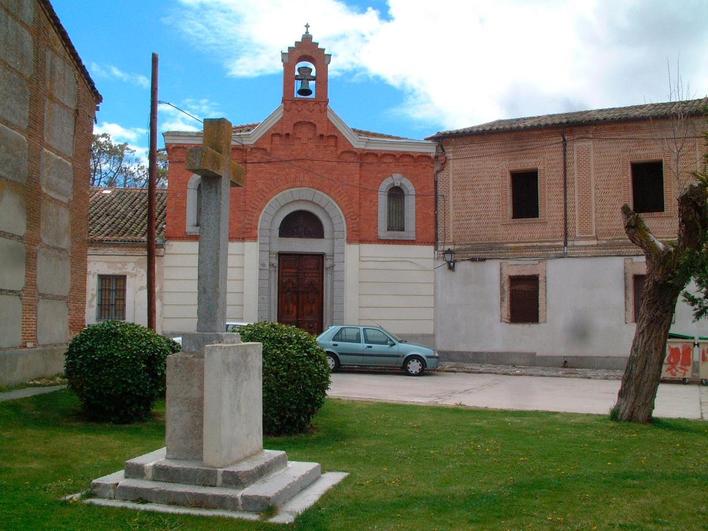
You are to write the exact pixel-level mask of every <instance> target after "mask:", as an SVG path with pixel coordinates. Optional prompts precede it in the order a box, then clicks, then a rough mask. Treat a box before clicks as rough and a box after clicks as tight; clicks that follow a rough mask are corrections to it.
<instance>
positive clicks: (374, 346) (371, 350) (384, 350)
mask: <svg viewBox="0 0 708 531" xmlns="http://www.w3.org/2000/svg"><path fill="white" fill-rule="evenodd" d="M392 343H393V344H392ZM399 357H400V355H399V352H398V345H396V343H395V341H393V340H392V339H391V338H390V337H388V335H387V334H386V333H384V332H383V331H382V330H380V329H378V328H364V348H363V349H362V364H363V365H374V366H388V367H390V366H393V365H398V363H399V360H398V358H399Z"/></svg>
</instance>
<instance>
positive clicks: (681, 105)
mask: <svg viewBox="0 0 708 531" xmlns="http://www.w3.org/2000/svg"><path fill="white" fill-rule="evenodd" d="M706 106H708V98H700V99H697V100H685V101H674V102H666V103H647V104H644V105H631V106H629V107H614V108H610V109H592V110H589V111H577V112H566V113H561V114H544V115H543V116H527V117H525V118H511V119H507V120H495V121H493V122H487V123H485V124H481V125H475V126H472V127H465V128H464V129H453V130H450V131H441V132H439V133H436V134H435V135H433V136H431V137H429V138H428V140H438V139H441V138H446V137H452V136H471V135H480V134H485V133H500V132H505V131H524V130H528V129H543V128H546V127H560V126H566V127H572V126H578V125H593V124H598V123H611V122H628V121H639V120H649V119H651V118H667V117H669V116H671V115H673V114H674V113H676V112H678V111H681V112H683V113H684V114H685V115H687V116H696V115H700V114H702V113H703V112H705V109H706Z"/></svg>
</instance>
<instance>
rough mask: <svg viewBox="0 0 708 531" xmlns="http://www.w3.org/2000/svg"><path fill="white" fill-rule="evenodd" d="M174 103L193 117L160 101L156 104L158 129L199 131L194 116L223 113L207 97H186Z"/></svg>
mask: <svg viewBox="0 0 708 531" xmlns="http://www.w3.org/2000/svg"><path fill="white" fill-rule="evenodd" d="M174 105H175V106H176V107H179V109H183V110H184V111H186V112H188V113H189V114H191V115H192V116H194V118H192V117H190V116H189V115H187V114H185V113H184V112H182V111H180V110H179V109H176V108H175V107H173V106H171V105H168V104H166V103H161V104H160V105H159V106H158V111H159V113H160V114H159V117H158V118H159V120H158V123H159V129H160V131H201V129H202V125H201V123H199V121H198V120H195V118H198V119H199V120H203V119H204V118H214V117H216V116H219V115H221V114H223V113H221V112H220V111H219V109H218V107H217V106H216V104H214V103H213V102H211V101H210V100H208V99H207V98H202V99H198V100H197V99H191V98H188V99H185V100H182V101H180V102H179V103H175V104H174Z"/></svg>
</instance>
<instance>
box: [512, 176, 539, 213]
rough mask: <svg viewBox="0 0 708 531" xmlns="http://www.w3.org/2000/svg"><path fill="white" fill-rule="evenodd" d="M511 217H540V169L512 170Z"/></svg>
mask: <svg viewBox="0 0 708 531" xmlns="http://www.w3.org/2000/svg"><path fill="white" fill-rule="evenodd" d="M511 217H512V218H514V219H524V218H537V217H538V170H529V171H513V172H511Z"/></svg>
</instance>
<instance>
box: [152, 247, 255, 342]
mask: <svg viewBox="0 0 708 531" xmlns="http://www.w3.org/2000/svg"><path fill="white" fill-rule="evenodd" d="M198 250H199V244H198V243H197V242H167V243H166V244H165V258H164V280H163V305H162V330H164V331H165V332H166V333H179V332H193V331H195V330H196V328H197V267H198V266H197V261H198ZM248 253H249V254H248V256H249V258H250V260H251V261H253V257H252V256H251V254H252V253H253V249H252V248H249V251H248ZM245 256H246V253H245V246H244V243H243V242H230V243H229V258H228V272H227V282H226V284H227V293H226V320H227V321H243V320H244V263H245ZM256 256H257V249H256ZM246 293H247V295H248V296H249V297H251V298H253V295H252V293H251V292H250V291H249V290H246Z"/></svg>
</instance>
